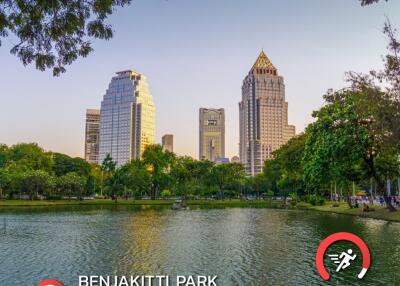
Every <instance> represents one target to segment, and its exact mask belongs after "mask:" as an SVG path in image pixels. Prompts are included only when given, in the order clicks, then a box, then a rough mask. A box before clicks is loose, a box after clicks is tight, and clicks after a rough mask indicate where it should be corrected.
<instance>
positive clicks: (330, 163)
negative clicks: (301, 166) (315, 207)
mask: <svg viewBox="0 0 400 286" xmlns="http://www.w3.org/2000/svg"><path fill="white" fill-rule="evenodd" d="M325 100H326V102H327V104H326V106H324V107H323V108H321V109H320V110H319V111H317V112H315V113H314V117H316V118H317V121H316V122H315V123H314V124H312V125H311V127H310V128H309V130H308V131H309V132H310V137H309V140H308V142H307V147H306V155H305V161H306V166H305V170H306V172H305V174H306V178H307V177H308V178H307V180H310V179H312V176H314V175H315V174H316V173H317V172H319V173H321V174H322V175H321V176H323V175H325V176H327V177H331V178H332V177H334V176H337V177H339V178H342V179H345V180H349V179H351V180H352V181H354V178H352V177H357V176H356V174H357V170H363V171H364V174H362V172H361V174H360V175H364V176H369V177H372V178H374V180H375V181H376V183H377V187H378V190H379V192H380V193H381V194H382V196H383V197H384V198H385V200H386V203H387V205H388V207H389V208H390V209H391V210H394V208H393V206H392V205H391V202H390V200H389V199H388V197H387V194H386V190H385V180H386V178H387V177H388V176H390V175H393V174H397V170H398V162H397V158H398V155H399V151H400V149H399V147H400V146H399V141H400V112H399V111H400V103H399V102H398V101H396V100H393V98H391V97H390V96H389V95H388V94H387V93H385V92H382V91H381V90H380V89H379V88H378V87H374V86H372V85H358V84H354V85H353V86H352V87H351V88H349V89H345V90H341V91H337V92H333V93H328V94H327V95H326V96H325ZM328 174H329V175H328ZM321 179H322V178H321Z"/></svg>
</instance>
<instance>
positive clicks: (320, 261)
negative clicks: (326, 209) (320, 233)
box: [315, 232, 371, 280]
mask: <svg viewBox="0 0 400 286" xmlns="http://www.w3.org/2000/svg"><path fill="white" fill-rule="evenodd" d="M341 240H346V241H350V242H352V243H354V244H355V245H357V247H358V248H359V249H360V250H361V254H362V258H363V261H362V267H363V268H362V270H361V272H360V273H359V274H358V278H359V279H361V278H363V277H364V275H365V273H367V270H368V268H369V267H370V265H371V254H370V252H369V249H368V246H367V244H366V243H365V242H364V240H362V239H361V238H360V237H358V236H357V235H355V234H352V233H350V232H336V233H334V234H331V235H329V236H328V237H326V238H325V239H324V240H323V241H321V243H320V244H319V247H318V250H317V255H316V256H315V264H316V266H317V270H318V273H319V275H320V276H321V278H322V279H324V280H329V273H328V271H326V268H325V265H324V255H325V252H326V251H327V250H328V248H329V246H331V245H332V244H333V243H335V242H336V241H341Z"/></svg>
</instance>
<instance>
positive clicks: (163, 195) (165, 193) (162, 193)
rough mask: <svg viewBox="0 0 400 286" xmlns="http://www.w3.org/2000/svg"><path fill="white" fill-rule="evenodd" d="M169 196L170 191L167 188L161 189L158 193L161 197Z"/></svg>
mask: <svg viewBox="0 0 400 286" xmlns="http://www.w3.org/2000/svg"><path fill="white" fill-rule="evenodd" d="M170 196H171V192H170V191H169V190H163V191H162V192H161V193H160V197H162V198H168V197H170Z"/></svg>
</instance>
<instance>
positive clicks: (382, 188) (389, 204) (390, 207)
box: [375, 178, 397, 212]
mask: <svg viewBox="0 0 400 286" xmlns="http://www.w3.org/2000/svg"><path fill="white" fill-rule="evenodd" d="M375 180H376V182H377V189H378V191H379V192H380V193H381V194H382V195H383V199H384V200H385V203H386V207H387V209H388V210H389V211H391V212H395V211H397V210H396V208H395V207H394V206H393V205H392V202H391V200H389V197H388V195H387V193H386V189H385V184H383V183H382V182H381V180H380V179H377V178H375Z"/></svg>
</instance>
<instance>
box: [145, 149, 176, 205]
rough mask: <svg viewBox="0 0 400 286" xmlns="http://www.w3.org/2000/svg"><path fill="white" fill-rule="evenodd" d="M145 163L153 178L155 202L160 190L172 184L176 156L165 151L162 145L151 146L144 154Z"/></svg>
mask: <svg viewBox="0 0 400 286" xmlns="http://www.w3.org/2000/svg"><path fill="white" fill-rule="evenodd" d="M142 157H143V162H144V163H145V165H146V168H147V170H148V171H149V173H150V177H151V198H152V199H153V200H154V199H155V198H156V196H157V194H158V192H159V190H160V189H164V188H165V187H166V186H168V184H169V183H170V179H171V177H170V176H169V175H170V174H169V172H170V170H171V166H172V165H173V164H174V161H175V155H174V154H173V153H171V152H169V151H164V150H163V149H162V147H161V145H149V146H147V147H146V149H145V150H144V152H143V155H142Z"/></svg>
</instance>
